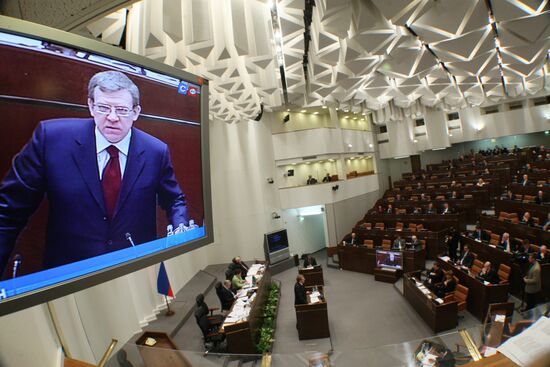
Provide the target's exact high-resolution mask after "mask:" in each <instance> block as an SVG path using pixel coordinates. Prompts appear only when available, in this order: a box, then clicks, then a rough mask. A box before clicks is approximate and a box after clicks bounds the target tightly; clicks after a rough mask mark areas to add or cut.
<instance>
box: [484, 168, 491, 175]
mask: <svg viewBox="0 0 550 367" xmlns="http://www.w3.org/2000/svg"><path fill="white" fill-rule="evenodd" d="M483 174H484V175H490V174H491V172H489V168H485V169H484V170H483Z"/></svg>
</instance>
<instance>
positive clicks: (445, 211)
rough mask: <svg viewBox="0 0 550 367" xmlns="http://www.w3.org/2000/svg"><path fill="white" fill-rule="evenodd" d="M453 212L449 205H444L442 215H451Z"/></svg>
mask: <svg viewBox="0 0 550 367" xmlns="http://www.w3.org/2000/svg"><path fill="white" fill-rule="evenodd" d="M452 212H453V211H452V210H451V208H450V207H449V203H444V204H443V210H442V211H441V214H451V213H452Z"/></svg>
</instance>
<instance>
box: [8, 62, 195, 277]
mask: <svg viewBox="0 0 550 367" xmlns="http://www.w3.org/2000/svg"><path fill="white" fill-rule="evenodd" d="M88 108H89V111H90V114H91V116H92V118H86V119H76V118H66V119H54V120H47V121H42V122H40V124H39V125H38V127H37V128H36V130H35V131H34V134H33V136H32V138H31V140H30V141H29V142H28V143H27V144H26V145H25V146H24V147H23V149H22V150H21V151H20V152H19V154H17V155H16V156H15V158H14V159H13V162H12V167H11V169H10V170H9V171H8V173H7V174H6V176H5V178H4V180H3V182H2V183H1V184H0V274H1V272H3V271H4V269H5V268H6V265H7V262H8V259H9V257H10V254H11V252H12V250H13V248H14V245H15V242H16V240H17V237H18V235H19V233H20V232H21V230H22V229H23V228H24V227H25V225H26V223H27V221H28V219H29V217H30V216H31V215H32V214H33V213H34V211H35V210H36V209H37V208H38V206H39V204H40V203H41V202H42V200H43V198H44V196H46V197H47V199H48V201H49V213H48V226H47V233H46V244H45V254H44V268H51V267H55V266H59V265H63V264H68V263H71V262H74V261H79V260H83V259H86V258H90V257H93V256H97V255H101V254H105V253H108V252H111V251H115V250H120V249H123V248H127V247H129V246H131V244H130V243H129V241H128V240H127V238H126V233H130V234H131V237H132V239H133V241H134V243H136V244H140V243H145V242H148V241H151V240H154V239H156V238H157V237H156V208H157V203H158V204H159V205H160V206H161V208H162V209H164V211H165V212H166V214H167V216H168V219H169V222H170V223H171V224H172V225H174V226H179V225H180V224H182V223H183V224H184V225H185V226H187V225H188V216H187V206H186V199H185V195H184V194H183V192H182V190H181V189H180V186H179V184H178V182H177V181H176V177H175V174H174V169H173V167H172V163H171V158H170V151H169V149H168V146H167V145H166V144H165V143H163V142H162V141H160V140H158V139H157V138H155V137H153V136H151V135H149V134H147V133H145V132H143V131H141V130H138V129H136V128H135V127H133V124H134V122H135V121H136V120H137V119H138V117H139V114H140V112H141V107H140V101H139V90H138V88H137V86H136V85H135V84H134V83H133V82H132V81H131V80H130V78H128V77H127V76H126V75H125V74H123V73H121V72H118V71H104V72H99V73H97V74H95V75H94V76H93V77H92V78H91V79H90V82H89V85H88Z"/></svg>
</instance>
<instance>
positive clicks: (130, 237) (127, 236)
mask: <svg viewBox="0 0 550 367" xmlns="http://www.w3.org/2000/svg"><path fill="white" fill-rule="evenodd" d="M126 239H127V240H128V242H130V245H132V247H136V244H135V243H134V241H133V240H132V235H131V234H130V233H129V232H128V233H126Z"/></svg>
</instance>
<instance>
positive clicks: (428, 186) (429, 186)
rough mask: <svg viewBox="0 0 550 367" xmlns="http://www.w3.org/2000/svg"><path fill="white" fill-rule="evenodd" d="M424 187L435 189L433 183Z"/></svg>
mask: <svg viewBox="0 0 550 367" xmlns="http://www.w3.org/2000/svg"><path fill="white" fill-rule="evenodd" d="M426 188H427V189H435V186H434V185H427V186H426Z"/></svg>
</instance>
